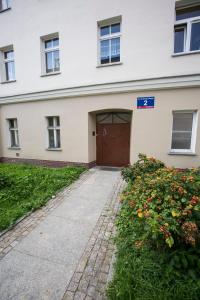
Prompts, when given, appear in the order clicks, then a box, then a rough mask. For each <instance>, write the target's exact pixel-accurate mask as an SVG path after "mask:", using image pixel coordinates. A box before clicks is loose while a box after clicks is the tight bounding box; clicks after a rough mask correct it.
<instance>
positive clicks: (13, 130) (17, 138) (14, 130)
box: [7, 118, 20, 149]
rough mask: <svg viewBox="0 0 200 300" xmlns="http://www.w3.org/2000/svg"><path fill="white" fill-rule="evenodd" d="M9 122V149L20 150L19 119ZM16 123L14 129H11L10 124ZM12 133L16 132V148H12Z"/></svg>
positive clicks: (12, 119) (9, 120) (11, 119)
mask: <svg viewBox="0 0 200 300" xmlns="http://www.w3.org/2000/svg"><path fill="white" fill-rule="evenodd" d="M7 121H8V129H9V148H11V149H19V148H20V143H19V129H18V121H17V118H9V119H7ZM11 121H14V127H12V128H11V127H10V122H11ZM11 132H14V136H15V141H16V144H17V145H16V146H12V135H11Z"/></svg>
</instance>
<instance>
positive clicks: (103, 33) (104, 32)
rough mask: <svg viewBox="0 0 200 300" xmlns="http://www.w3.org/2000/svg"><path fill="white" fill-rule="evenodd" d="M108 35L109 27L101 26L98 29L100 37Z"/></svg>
mask: <svg viewBox="0 0 200 300" xmlns="http://www.w3.org/2000/svg"><path fill="white" fill-rule="evenodd" d="M109 33H110V26H103V27H101V28H100V35H101V36H103V35H107V34H109Z"/></svg>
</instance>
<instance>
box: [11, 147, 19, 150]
mask: <svg viewBox="0 0 200 300" xmlns="http://www.w3.org/2000/svg"><path fill="white" fill-rule="evenodd" d="M8 149H9V150H21V148H20V147H8Z"/></svg>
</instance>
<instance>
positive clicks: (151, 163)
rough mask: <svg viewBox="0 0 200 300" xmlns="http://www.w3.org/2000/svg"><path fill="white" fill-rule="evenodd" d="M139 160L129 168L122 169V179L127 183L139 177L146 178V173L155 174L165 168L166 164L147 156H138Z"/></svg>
mask: <svg viewBox="0 0 200 300" xmlns="http://www.w3.org/2000/svg"><path fill="white" fill-rule="evenodd" d="M138 157H139V160H138V161H137V162H136V163H135V164H133V165H132V166H129V167H127V168H124V169H122V177H123V179H124V180H126V181H127V182H133V181H134V180H135V179H136V178H137V176H141V177H143V176H145V174H146V173H154V172H155V171H157V170H158V169H160V168H164V166H165V165H164V163H163V162H161V161H160V160H157V159H155V158H154V157H147V156H146V155H145V154H141V153H140V154H139V155H138Z"/></svg>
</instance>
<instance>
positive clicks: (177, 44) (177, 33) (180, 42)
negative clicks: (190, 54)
mask: <svg viewBox="0 0 200 300" xmlns="http://www.w3.org/2000/svg"><path fill="white" fill-rule="evenodd" d="M184 44H185V27H179V28H178V27H177V28H175V30H174V53H179V52H183V51H184V46H185V45H184Z"/></svg>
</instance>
